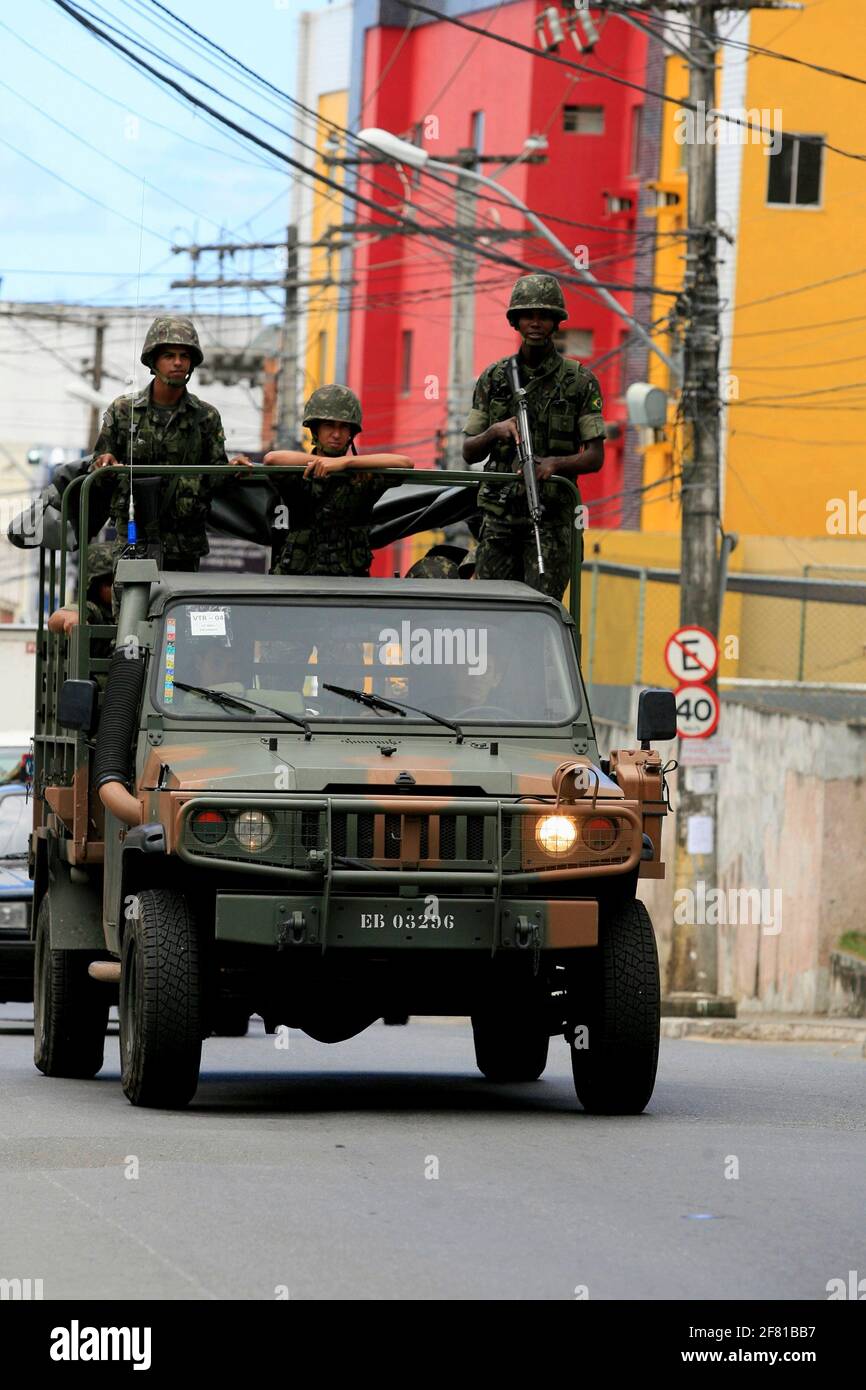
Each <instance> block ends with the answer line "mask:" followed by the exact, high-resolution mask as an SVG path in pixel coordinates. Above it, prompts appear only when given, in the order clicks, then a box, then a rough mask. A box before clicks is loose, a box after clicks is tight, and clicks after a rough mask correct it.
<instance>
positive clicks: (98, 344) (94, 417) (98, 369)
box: [89, 314, 105, 448]
mask: <svg viewBox="0 0 866 1390" xmlns="http://www.w3.org/2000/svg"><path fill="white" fill-rule="evenodd" d="M104 346H105V319H104V318H103V316H102V314H100V315H99V316H98V317H97V319H96V323H95V324H94V340H93V367H92V369H91V373H90V380H91V384H92V386H93V389H94V391H99V390H100V388H101V386H102V352H103V348H104ZM99 415H100V411H99V406H98V405H92V406H91V407H90V425H89V434H90V440H89V443H90V447H91V448H92V447H93V445H94V443H95V441H96V438H97V435H98V434H99Z"/></svg>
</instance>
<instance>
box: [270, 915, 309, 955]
mask: <svg viewBox="0 0 866 1390" xmlns="http://www.w3.org/2000/svg"><path fill="white" fill-rule="evenodd" d="M306 934H307V923H306V919H305V918H304V914H303V912H301V911H300V910H296V911H295V912H293V913H292V915H291V917H288V918H287V919H286V921H285V922H281V923H280V929H279V932H278V933H277V950H278V951H284V950H285V949H286V947H287V946H299V945H300V944H301V942H302V941H303V939H304V937H305V936H306Z"/></svg>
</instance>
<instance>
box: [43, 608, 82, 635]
mask: <svg viewBox="0 0 866 1390" xmlns="http://www.w3.org/2000/svg"><path fill="white" fill-rule="evenodd" d="M77 626H78V610H77V608H57V609H55V611H54V612H53V613H52V614H51V617H50V618H49V619H48V631H49V632H63V633H68V632H71V631H72V629H73V628H74V627H77Z"/></svg>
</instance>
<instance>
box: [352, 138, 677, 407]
mask: <svg viewBox="0 0 866 1390" xmlns="http://www.w3.org/2000/svg"><path fill="white" fill-rule="evenodd" d="M356 138H357V139H358V140H359V141H360V142H361V143H362V144H364V145H367V146H369V148H370V149H372V150H375V151H376V152H377V153H378V154H383V155H385V157H386V158H387V159H393V160H394V161H395V162H396V163H398V164H406V165H408V167H409V168H410V169H418V170H422V169H427V168H431V169H436V170H437V171H439V170H441V171H442V172H444V173H446V174H455V175H456V176H457V177H458V178H470V179H473V180H474V181H475V182H476V183H482V184H484V185H485V187H487V188H493V189H495V190H496V192H497V193H498V194H499V195H500V196H501V197H502V198H504V199H505V200H506V201H507V202H509V203H511V205H512V207H515V208H517V210H518V212H522V213H523V215H524V217H526V218H527V220H528V221H529V222H530V223H531V224H532V226H533V227H534V228H535V230H536V231H537V232H538V234H539V236H542V237H544V240H545V241H547V242H549V244H550V245H551V246H552V247H553V249H554V250H555V251H556V252H557V254H558V255H560V256H561V257H562V259H563V260H564V261H565V263H566V264H567V265H568V268H569V270H570V271H571V272H572V273H573V274H575V275H577V277H578V278H579V279H581V280H583V281H584V283H585V284H587V285H589V286H590V287H591V288H592V289H593V290H594V292H595V293H596V294H597V295H598V297H599V299H601V301H602V303H603V304H606V305H607V307H608V308H609V309H611V310H612V311H613V313H615V314H616V315H618V317H619V318H621V319H625V321H626V323H627V324H628V325H629V326H630V328H631V329H632V331H633V332H634V333H636V334H637V336H638V337H639V338H642V339H643V341H644V343H645V344H646V346H647V347H648V348H649V349H650V351H651V352H654V353H655V354H656V356H657V357H660V358H661V360H662V362H664V364H665V366H666V367H667V368H668V370H669V371H670V373H671V378H672V380H673V381H676V382H679V381H680V380H681V374H680V369H679V367H678V366H677V364H676V363H675V362H674V361H673V360H672V358H670V357H668V355H667V353H666V352H664V351H663V350H662V349H661V348H660V347H659V346H658V344H657V343H655V342H654V341H653V339H652V338H651V337H650V335H649V333H648V332H647V331H646V329H645V328H644V326H643V324H640V323H638V321H637V319H635V318H633V317H632V315H631V314H630V313H629V312H628V310H627V309H624V308H623V306H622V305H621V304H620V303H619V301H618V300H616V299H614V297H613V295H612V294H610V293H609V292H608V291H607V290H606V289H604V288H603V286H601V285H600V284H599V283H598V281H597V280H596V278H595V276H594V275H593V274H592V272H591V271H589V270H587V269H586V268H585V267H584V266H581V265H578V264H577V263H576V261H575V257H574V256H573V254H572V252H571V251H569V249H568V247H567V246H565V245H564V244H563V243H562V242H561V241H560V240H559V237H558V236H556V235H555V233H554V232H552V231H551V230H550V228H549V227H547V226H545V224H544V223H543V222H542V221H541V218H539V217H536V215H535V213H534V212H533V211H532V210H531V208H528V207H527V206H526V204H525V203H524V202H522V201H521V199H520V198H518V197H517V195H516V194H515V193H512V192H511V190H510V189H508V188H506V187H505V186H504V184H501V183H497V181H496V180H495V179H491V178H488V177H487V175H486V174H479V173H478V171H477V169H467V168H464V167H461V166H460V165H458V164H449V163H447V162H446V160H444V159H431V157H430V155H429V154H428V152H427V150H425V149H422V147H421V146H420V145H413V144H411V143H410V142H409V141H408V140H401V139H400V137H399V135H394V134H392V132H391V131H390V130H380V129H379V128H378V127H377V126H370V127H368V128H367V129H366V130H361V131H359V132H358V135H357V137H356Z"/></svg>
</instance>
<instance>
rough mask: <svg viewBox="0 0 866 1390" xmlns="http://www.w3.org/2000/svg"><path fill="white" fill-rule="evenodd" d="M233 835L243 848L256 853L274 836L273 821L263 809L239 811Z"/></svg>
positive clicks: (265, 846) (266, 845)
mask: <svg viewBox="0 0 866 1390" xmlns="http://www.w3.org/2000/svg"><path fill="white" fill-rule="evenodd" d="M235 837H236V838H237V841H238V844H240V845H242V846H243V848H244V849H247V850H249V851H250V853H251V854H256V853H257V852H258V851H259V850H263V849H267V847H268V845H269V844H270V843H271V840H272V839H273V838H274V822H273V820H272V819H271V817H270V816H268V815H266V814H265V812H264V811H241V814H240V815H239V816H238V818H237V820H236V821H235Z"/></svg>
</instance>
